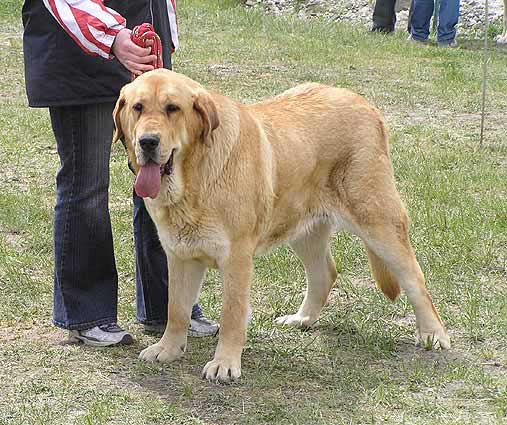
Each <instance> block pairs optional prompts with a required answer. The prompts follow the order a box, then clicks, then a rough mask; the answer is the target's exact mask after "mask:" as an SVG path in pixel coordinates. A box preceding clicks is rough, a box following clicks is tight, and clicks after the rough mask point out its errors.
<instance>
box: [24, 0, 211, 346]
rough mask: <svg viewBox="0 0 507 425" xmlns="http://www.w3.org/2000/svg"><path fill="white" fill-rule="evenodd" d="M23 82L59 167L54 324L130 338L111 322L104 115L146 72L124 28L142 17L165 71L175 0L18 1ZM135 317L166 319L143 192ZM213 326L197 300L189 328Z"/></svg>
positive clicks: (137, 220)
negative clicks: (45, 113) (43, 113)
mask: <svg viewBox="0 0 507 425" xmlns="http://www.w3.org/2000/svg"><path fill="white" fill-rule="evenodd" d="M22 15H23V27H24V32H23V51H24V62H25V83H26V91H27V97H28V103H29V106H30V107H36V108H38V107H47V108H49V114H50V118H51V125H52V129H53V133H54V136H55V139H56V144H57V151H58V155H59V158H60V168H59V170H58V173H57V176H56V205H55V211H54V226H53V235H54V306H53V323H54V324H55V325H56V326H58V327H60V328H63V329H68V330H69V334H70V339H71V340H72V341H76V342H82V343H84V344H88V345H94V346H110V345H117V344H130V343H132V342H133V337H132V335H131V334H130V333H129V332H127V331H125V330H123V329H121V328H120V327H119V326H118V325H117V301H118V274H117V270H116V264H115V257H114V251H113V237H112V230H111V221H110V215H109V209H108V190H109V160H110V154H111V140H112V134H113V120H112V111H113V108H114V105H115V102H116V99H117V98H118V95H119V92H120V89H121V87H122V86H123V85H124V84H126V83H128V82H129V81H130V78H131V74H133V75H140V74H141V73H143V72H146V71H150V70H152V69H153V66H152V65H151V64H152V63H153V62H154V60H155V57H154V56H153V55H152V54H151V49H150V48H149V47H148V48H143V47H139V46H138V45H136V44H135V43H134V42H133V41H132V40H131V29H132V28H133V27H135V26H136V25H140V24H142V23H145V22H149V23H151V24H152V25H153V26H154V28H155V31H156V32H157V33H158V35H159V36H160V38H161V42H162V55H163V57H162V59H163V64H164V66H165V67H166V68H169V69H170V68H171V53H172V51H173V50H174V49H176V48H177V47H178V34H177V25H176V5H175V1H174V0H136V1H135V2H132V1H125V0H25V1H24V4H23V11H22ZM133 202H134V209H133V227H134V240H135V256H136V295H137V306H136V309H137V319H138V321H139V322H140V323H142V324H144V326H145V330H146V331H151V332H158V331H163V329H164V327H165V322H166V320H167V278H168V276H167V260H166V255H165V253H164V251H163V249H162V247H161V245H160V242H159V239H158V235H157V231H156V228H155V226H154V224H153V222H152V221H151V219H150V217H149V214H148V212H147V210H146V209H145V206H144V202H143V200H142V198H140V197H138V196H137V195H136V194H135V192H134V196H133ZM217 331H218V324H217V323H215V322H213V321H211V320H208V319H207V318H206V317H205V316H204V315H203V313H202V311H201V308H200V307H199V305H198V304H196V305H194V308H193V311H192V321H191V328H190V329H189V334H190V335H193V336H209V335H214V334H216V333H217Z"/></svg>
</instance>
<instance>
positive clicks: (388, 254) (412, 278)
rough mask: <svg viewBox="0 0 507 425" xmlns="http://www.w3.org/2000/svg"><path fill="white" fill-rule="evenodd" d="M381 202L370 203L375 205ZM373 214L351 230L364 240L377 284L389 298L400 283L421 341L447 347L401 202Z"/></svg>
mask: <svg viewBox="0 0 507 425" xmlns="http://www.w3.org/2000/svg"><path fill="white" fill-rule="evenodd" d="M393 198H394V199H395V198H396V197H393ZM393 198H391V200H392V199H393ZM380 202H381V201H379V202H377V203H375V202H373V203H372V205H376V207H375V208H378V206H379V205H381V204H380ZM363 212H364V211H363ZM375 215H376V219H375V220H374V221H368V222H367V224H365V223H364V222H363V223H362V224H361V223H360V222H356V223H355V225H352V226H351V229H350V230H352V231H353V232H354V233H356V234H357V235H358V236H359V237H361V239H362V240H363V242H364V244H365V247H366V251H367V253H368V258H369V261H370V267H371V270H372V274H373V276H374V278H375V280H376V281H377V284H378V286H379V287H380V289H381V290H382V291H383V292H384V294H385V295H386V296H387V297H388V298H390V299H392V300H394V299H396V297H397V296H398V294H399V288H400V287H401V288H402V289H403V291H404V292H405V293H406V295H407V297H408V300H409V301H410V303H411V304H412V306H413V308H414V311H415V316H416V326H417V340H418V342H419V343H420V344H422V345H424V346H434V347H441V348H450V342H449V337H448V335H447V332H446V331H445V329H444V326H443V324H442V321H441V320H440V317H439V315H438V313H437V311H436V309H435V307H434V305H433V302H432V300H431V297H430V295H429V293H428V291H427V289H426V285H425V281H424V275H423V273H422V271H421V268H420V266H419V263H418V262H417V259H416V257H415V254H414V251H413V249H412V246H411V244H410V241H409V237H408V217H407V215H406V213H405V210H404V209H403V207H402V206H401V202H400V203H399V205H398V206H397V205H396V204H393V203H392V204H391V205H390V206H389V208H386V209H384V211H383V212H382V213H379V212H378V210H376V212H375ZM371 216H372V215H370V217H371Z"/></svg>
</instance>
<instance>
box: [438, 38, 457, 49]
mask: <svg viewBox="0 0 507 425" xmlns="http://www.w3.org/2000/svg"><path fill="white" fill-rule="evenodd" d="M438 47H444V48H445V47H447V48H450V49H455V48H456V47H458V42H457V41H456V40H451V41H442V42H440V41H439V42H438Z"/></svg>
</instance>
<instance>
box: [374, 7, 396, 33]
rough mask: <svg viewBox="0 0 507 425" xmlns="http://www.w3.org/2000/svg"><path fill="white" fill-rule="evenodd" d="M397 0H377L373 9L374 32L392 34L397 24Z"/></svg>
mask: <svg viewBox="0 0 507 425" xmlns="http://www.w3.org/2000/svg"><path fill="white" fill-rule="evenodd" d="M395 5H396V0H377V1H376V2H375V8H374V9H373V27H372V31H379V32H392V31H394V26H395V24H396V12H395V9H394V7H395Z"/></svg>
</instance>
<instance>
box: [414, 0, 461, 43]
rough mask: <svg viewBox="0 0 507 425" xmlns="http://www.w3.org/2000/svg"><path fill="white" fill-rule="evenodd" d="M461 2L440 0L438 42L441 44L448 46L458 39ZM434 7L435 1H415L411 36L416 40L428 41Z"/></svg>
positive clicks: (457, 0)
mask: <svg viewBox="0 0 507 425" xmlns="http://www.w3.org/2000/svg"><path fill="white" fill-rule="evenodd" d="M459 2H460V0H440V9H439V12H438V27H437V41H438V42H439V43H443V44H448V43H450V42H451V41H453V40H454V39H455V38H456V24H457V23H458V18H459V7H460V4H459ZM434 7H435V2H434V0H414V5H413V10H412V17H411V19H410V27H411V34H412V38H413V39H414V40H418V41H426V40H427V39H428V36H429V34H430V20H431V17H432V16H433V10H434Z"/></svg>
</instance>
